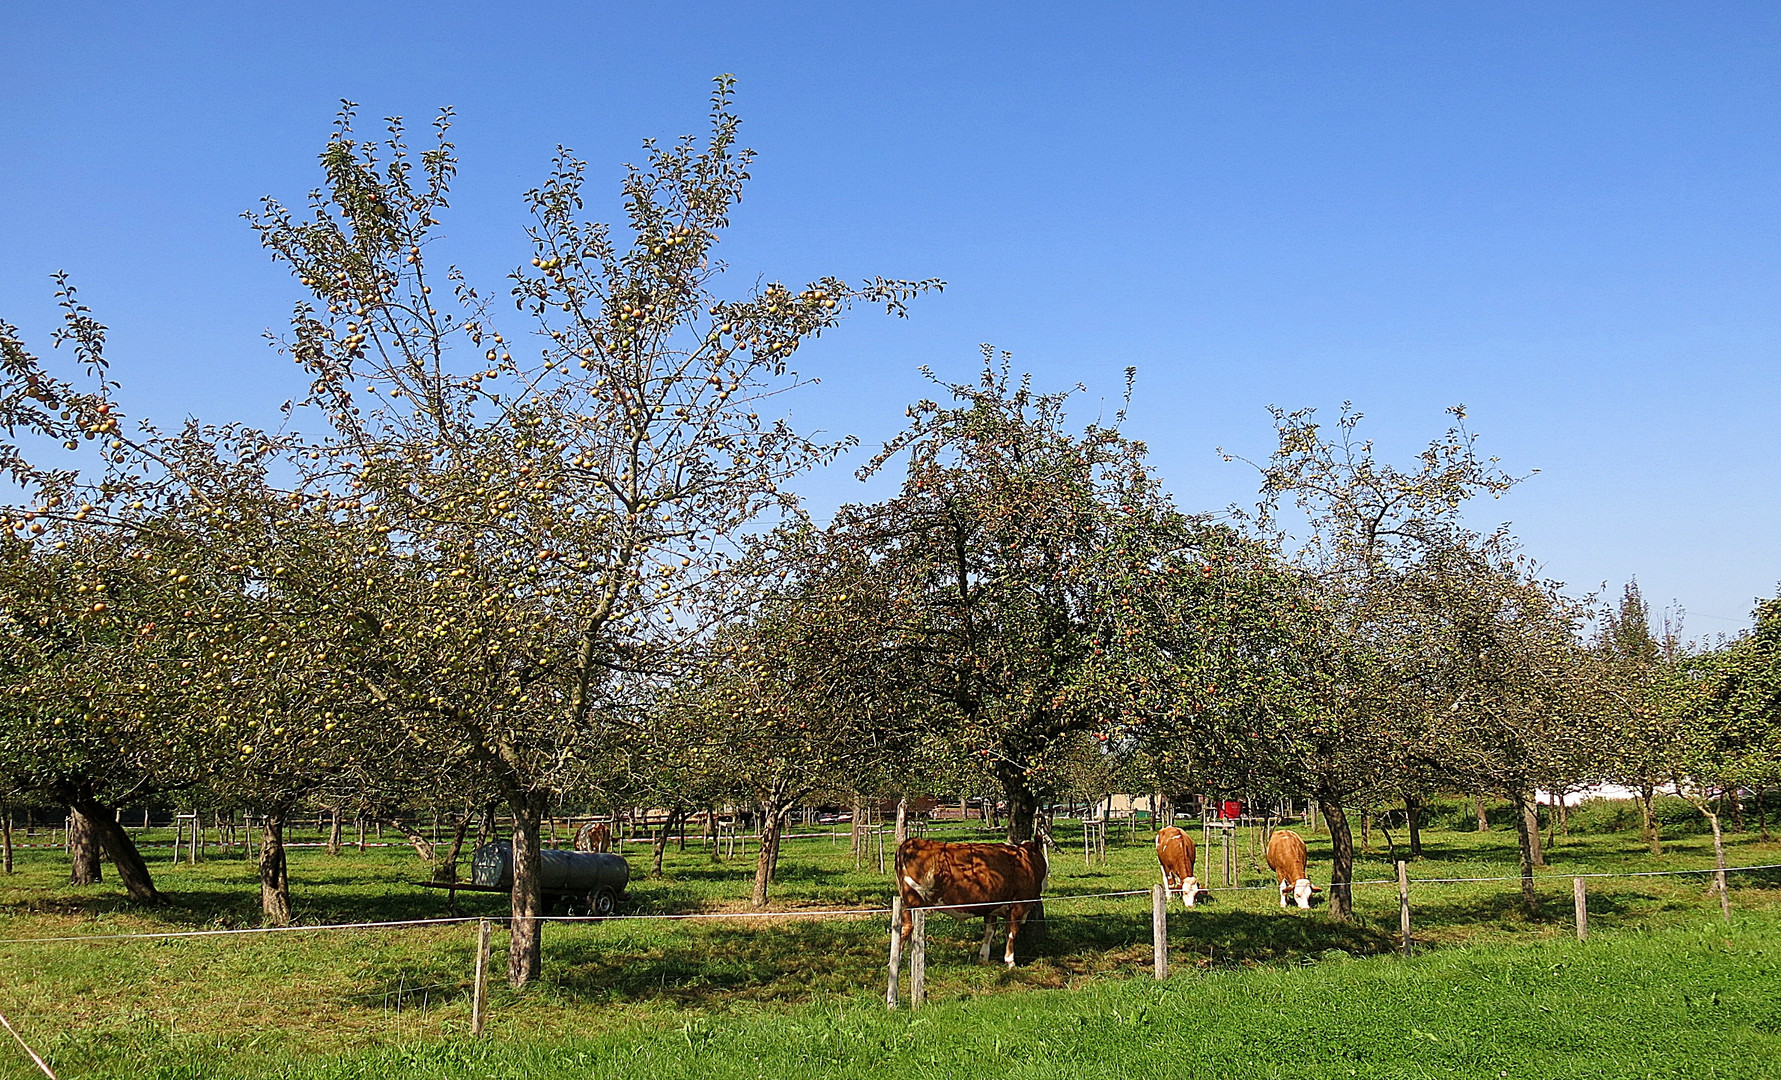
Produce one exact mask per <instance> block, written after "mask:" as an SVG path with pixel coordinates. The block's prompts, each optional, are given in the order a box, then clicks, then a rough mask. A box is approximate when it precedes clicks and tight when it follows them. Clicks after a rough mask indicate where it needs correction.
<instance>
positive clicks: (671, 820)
mask: <svg viewBox="0 0 1781 1080" xmlns="http://www.w3.org/2000/svg"><path fill="white" fill-rule="evenodd" d="M679 823H680V811H679V810H669V811H668V820H667V821H664V822H662V831H661V832H658V833H657V834H656V839H655V852H654V856H655V858H654V862H653V863H652V864H651V866H650V871H649V876H650V877H661V876H662V856H663V855H665V854H667V851H668V837H669V836H670V835H672V834H673V832H674V827H675V826H676V825H678V824H679Z"/></svg>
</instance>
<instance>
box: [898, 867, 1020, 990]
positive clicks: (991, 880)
mask: <svg viewBox="0 0 1781 1080" xmlns="http://www.w3.org/2000/svg"><path fill="white" fill-rule="evenodd" d="M1050 869H1051V868H1050V863H1049V862H1048V860H1047V859H1046V857H1045V841H1044V840H1043V839H1042V838H1041V837H1034V838H1033V839H1031V840H1028V841H1027V842H1026V843H1024V844H988V843H956V842H953V841H947V840H924V839H920V838H914V837H912V838H910V839H908V840H905V841H903V842H902V843H901V844H898V845H897V891H898V892H899V893H900V894H901V895H902V897H903V927H902V940H903V947H904V948H905V949H907V948H908V946H909V934H910V932H911V930H912V929H913V927H914V909H916V908H929V909H932V910H935V911H943V912H945V913H946V914H948V915H951V916H952V917H953V918H955V919H972V918H976V917H977V916H979V915H981V916H983V947H982V948H981V949H979V950H978V953H977V959H978V961H979V962H980V963H988V962H989V949H990V945H991V944H992V943H993V941H994V939H995V934H996V916H998V915H1000V916H1001V917H1002V918H1003V920H1004V921H1005V922H1006V923H1007V926H1008V944H1007V947H1006V948H1005V949H1004V950H1003V953H1002V962H1003V963H1005V964H1007V965H1008V966H1009V967H1013V966H1014V939H1015V938H1016V937H1017V936H1019V934H1020V928H1021V926H1022V924H1024V923H1025V922H1026V920H1027V916H1029V915H1030V914H1032V912H1033V911H1034V909H1035V908H1037V907H1038V906H1039V897H1040V896H1041V895H1042V894H1043V893H1044V892H1045V879H1046V877H1047V875H1048V874H1049V873H1050Z"/></svg>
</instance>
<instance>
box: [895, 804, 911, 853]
mask: <svg viewBox="0 0 1781 1080" xmlns="http://www.w3.org/2000/svg"><path fill="white" fill-rule="evenodd" d="M891 838H892V839H893V840H895V841H896V842H897V846H898V847H902V846H903V841H905V840H907V839H909V793H908V792H907V791H905V792H903V793H902V794H901V795H899V796H897V829H896V832H895V833H894V834H892V837H891Z"/></svg>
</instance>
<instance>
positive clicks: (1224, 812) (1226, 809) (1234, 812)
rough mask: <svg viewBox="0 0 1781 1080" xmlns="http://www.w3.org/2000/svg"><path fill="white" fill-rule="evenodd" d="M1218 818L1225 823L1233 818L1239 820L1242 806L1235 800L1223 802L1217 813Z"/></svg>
mask: <svg viewBox="0 0 1781 1080" xmlns="http://www.w3.org/2000/svg"><path fill="white" fill-rule="evenodd" d="M1218 816H1219V817H1221V818H1224V819H1226V820H1227V821H1228V820H1231V819H1233V818H1240V817H1242V816H1243V804H1242V803H1241V802H1239V801H1238V800H1236V799H1226V800H1225V801H1224V806H1223V807H1221V808H1220V809H1219V811H1218Z"/></svg>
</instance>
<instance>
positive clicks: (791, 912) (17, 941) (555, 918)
mask: <svg viewBox="0 0 1781 1080" xmlns="http://www.w3.org/2000/svg"><path fill="white" fill-rule="evenodd" d="M1753 870H1781V863H1762V864H1759V865H1755V866H1728V867H1726V868H1725V873H1727V874H1737V873H1746V872H1749V871H1753ZM1719 872H1720V871H1719V868H1718V867H1714V866H1709V867H1705V868H1703V869H1696V870H1639V871H1626V872H1623V873H1612V872H1607V871H1599V872H1592V873H1577V874H1536V875H1535V876H1534V879H1533V880H1534V883H1535V885H1536V886H1538V885H1540V884H1543V883H1547V882H1559V881H1570V880H1571V879H1572V878H1593V879H1603V878H1651V877H1679V876H1684V875H1698V874H1717V873H1719ZM1522 880H1523V878H1522V876H1521V875H1520V874H1511V875H1507V876H1503V877H1463V878H1411V879H1410V884H1412V885H1462V884H1463V885H1470V884H1487V883H1491V882H1509V881H1514V882H1519V881H1522ZM1397 884H1398V882H1397V879H1396V878H1369V879H1366V880H1364V881H1351V882H1349V883H1348V885H1349V887H1350V888H1362V887H1368V886H1375V885H1390V886H1393V887H1395V886H1396V885H1397ZM1202 891H1203V892H1208V893H1223V892H1278V891H1279V886H1278V885H1227V886H1222V887H1220V888H1217V889H1210V888H1204V887H1202ZM1149 895H1150V890H1149V889H1147V888H1146V889H1120V890H1114V891H1110V892H1093V893H1056V894H1052V895H1048V896H1040V897H1036V898H1035V899H1033V900H1029V901H1014V902H1015V903H1047V904H1057V903H1070V902H1072V901H1077V900H1098V899H1114V898H1118V897H1126V896H1149ZM1009 904H1010V901H1007V900H988V901H984V902H982V903H973V904H931V905H922V907H923V908H924V909H925V910H929V911H966V910H971V909H975V908H1005V907H1007V906H1009ZM907 910H911V911H913V910H916V909H915V908H914V907H911V908H908V909H907ZM890 913H891V909H890V908H888V907H867V908H815V909H812V908H791V909H786V910H781V911H697V912H687V913H684V914H648V915H539V916H536V919H537V921H538V922H554V923H622V922H648V921H663V922H688V921H697V920H707V919H829V918H835V919H839V918H859V917H861V916H866V915H888V914H890ZM483 918H486V916H477V915H458V916H452V917H449V918H437V919H395V920H391V921H388V922H354V923H311V924H308V925H302V926H249V927H237V928H231V929H218V930H166V931H154V932H144V933H133V934H72V935H66V936H60V937H32V938H0V945H50V944H58V943H63V942H83V941H85V942H95V941H144V940H151V939H168V938H197V937H227V936H238V935H246V934H285V933H317V932H322V931H329V930H395V929H402V928H406V927H416V926H449V925H455V924H462V923H473V922H481V921H482V919H483ZM500 921H505V920H500Z"/></svg>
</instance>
